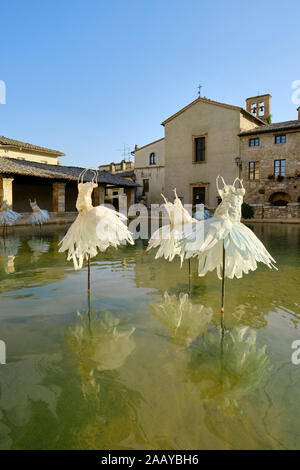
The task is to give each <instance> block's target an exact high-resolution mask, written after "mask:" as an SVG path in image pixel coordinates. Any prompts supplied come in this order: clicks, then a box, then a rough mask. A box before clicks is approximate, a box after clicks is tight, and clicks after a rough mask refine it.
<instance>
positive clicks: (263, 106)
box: [246, 94, 272, 122]
mask: <svg viewBox="0 0 300 470" xmlns="http://www.w3.org/2000/svg"><path fill="white" fill-rule="evenodd" d="M271 98H272V96H271V95H270V94H266V95H257V96H252V97H251V98H247V99H246V109H247V111H248V112H249V113H250V114H252V115H253V116H255V117H258V118H259V119H262V120H263V121H265V122H268V119H269V117H270V115H271Z"/></svg>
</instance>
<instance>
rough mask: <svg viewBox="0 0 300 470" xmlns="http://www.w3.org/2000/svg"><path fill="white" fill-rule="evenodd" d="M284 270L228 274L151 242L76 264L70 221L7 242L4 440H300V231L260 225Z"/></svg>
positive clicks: (134, 444)
mask: <svg viewBox="0 0 300 470" xmlns="http://www.w3.org/2000/svg"><path fill="white" fill-rule="evenodd" d="M251 228H253V230H254V231H255V233H256V234H257V235H258V237H259V238H260V239H261V240H262V241H263V242H264V243H265V245H266V246H267V248H268V249H269V251H270V252H271V253H272V255H273V256H274V258H275V259H276V261H277V265H278V268H279V271H275V270H269V269H268V268H267V267H265V266H262V265H260V266H259V268H258V270H257V271H256V272H254V273H250V274H249V275H247V276H245V277H244V278H243V279H241V280H227V281H226V301H225V334H224V339H223V343H222V344H221V334H220V300H221V299H220V294H221V293H220V289H221V285H220V281H219V280H218V279H217V277H216V274H215V273H210V274H208V275H207V276H206V277H205V278H198V277H197V274H196V272H197V262H196V260H193V262H192V272H193V275H192V278H191V280H190V282H189V278H188V266H187V264H186V262H185V263H184V265H183V267H182V269H180V264H179V262H178V260H175V261H174V262H172V263H169V262H167V261H162V260H155V259H154V253H146V251H145V247H146V244H145V243H144V242H142V241H138V242H137V243H136V245H135V246H134V247H125V248H122V249H120V250H119V251H116V250H111V251H107V252H106V253H105V254H104V255H99V256H98V257H97V258H94V259H93V260H92V264H91V297H90V310H89V307H88V297H87V269H86V268H84V269H82V270H81V271H74V269H73V265H72V264H71V263H70V262H67V261H66V256H65V255H64V254H59V253H58V252H57V244H58V242H59V240H60V239H61V238H62V236H63V234H64V230H63V229H57V228H51V227H43V228H42V234H41V236H40V235H39V231H38V229H37V230H34V229H30V230H29V229H27V230H26V231H25V229H21V228H20V229H14V231H11V232H10V233H9V234H8V237H7V238H6V240H5V241H4V240H3V239H1V240H0V279H1V283H0V296H1V298H0V307H1V309H0V339H1V340H3V341H5V343H6V348H7V357H6V361H7V363H6V364H5V365H0V449H122V450H123V449H296V448H298V449H299V448H300V402H299V396H300V365H298V366H297V365H294V364H293V363H292V361H291V356H292V353H293V350H292V348H291V345H292V343H293V341H295V340H300V328H299V320H300V309H299V258H300V256H299V253H300V226H299V225H298V226H297V225H280V224H278V225H277V224H276V225H275V224H269V225H268V224H260V225H255V226H253V227H251Z"/></svg>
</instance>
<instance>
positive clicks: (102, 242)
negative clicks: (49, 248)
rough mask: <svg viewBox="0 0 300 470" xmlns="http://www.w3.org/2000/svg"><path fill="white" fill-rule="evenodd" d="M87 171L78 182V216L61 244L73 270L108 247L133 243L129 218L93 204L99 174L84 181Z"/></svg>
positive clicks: (61, 249)
mask: <svg viewBox="0 0 300 470" xmlns="http://www.w3.org/2000/svg"><path fill="white" fill-rule="evenodd" d="M86 171H87V170H85V171H84V172H83V173H81V175H80V176H79V179H78V181H79V182H78V197H77V201H76V209H77V210H78V212H79V213H78V216H77V217H76V219H75V221H74V222H73V224H72V225H71V227H70V228H69V230H68V232H67V233H66V235H65V237H64V238H63V239H62V240H61V242H60V245H61V246H60V248H59V252H63V251H68V258H67V259H68V260H71V259H72V260H73V263H74V268H75V269H81V268H82V266H83V261H84V259H87V260H89V259H90V258H93V257H94V256H96V255H97V253H98V250H99V251H105V250H106V249H107V248H108V247H109V246H113V247H115V248H117V247H118V246H119V245H124V244H126V243H130V244H131V245H133V244H134V241H133V239H132V237H131V234H130V232H129V230H128V228H127V226H126V225H125V224H124V223H123V221H125V220H126V217H125V216H124V215H123V214H120V213H119V212H116V211H114V210H112V209H109V208H108V207H105V206H96V207H93V205H92V192H93V190H94V188H97V186H98V184H97V183H96V179H97V172H95V171H94V177H93V179H92V181H89V182H86V183H84V182H83V177H84V174H85V173H86Z"/></svg>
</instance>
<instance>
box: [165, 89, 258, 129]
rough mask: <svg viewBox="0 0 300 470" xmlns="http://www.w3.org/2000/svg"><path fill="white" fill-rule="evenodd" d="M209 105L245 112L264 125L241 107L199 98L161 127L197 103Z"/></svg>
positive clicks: (169, 118)
mask: <svg viewBox="0 0 300 470" xmlns="http://www.w3.org/2000/svg"><path fill="white" fill-rule="evenodd" d="M200 102H201V103H207V104H212V105H215V106H221V107H223V108H227V109H232V110H236V111H240V112H243V113H245V114H246V115H247V116H249V117H251V118H252V119H254V120H255V121H257V122H259V123H260V124H264V121H262V120H261V119H259V118H258V117H256V116H253V114H251V113H249V111H247V110H246V109H245V108H242V107H241V106H235V105H232V104H227V103H222V102H221V101H214V100H211V99H210V98H204V97H201V96H199V97H198V98H196V99H195V100H194V101H191V102H190V103H189V104H187V105H186V106H184V107H183V108H181V109H179V111H177V112H176V113H174V114H172V115H171V116H170V117H168V118H167V119H165V120H164V121H163V122H162V123H161V125H162V126H165V124H167V123H168V122H170V121H172V120H173V119H175V118H176V117H177V116H179V115H180V114H182V113H183V112H184V111H186V110H187V109H189V108H190V107H192V106H193V105H194V104H196V103H200Z"/></svg>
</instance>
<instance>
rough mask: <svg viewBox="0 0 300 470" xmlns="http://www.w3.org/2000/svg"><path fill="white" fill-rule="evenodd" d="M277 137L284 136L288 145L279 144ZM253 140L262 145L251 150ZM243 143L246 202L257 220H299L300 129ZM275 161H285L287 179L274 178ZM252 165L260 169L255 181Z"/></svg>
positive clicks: (242, 140) (246, 140)
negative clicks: (250, 170) (251, 163)
mask: <svg viewBox="0 0 300 470" xmlns="http://www.w3.org/2000/svg"><path fill="white" fill-rule="evenodd" d="M276 135H285V136H286V137H285V139H286V141H285V142H284V143H277V144H276V143H275V136H276ZM251 138H259V145H257V146H250V145H249V139H251ZM240 142H241V146H240V156H241V159H242V177H243V182H244V186H245V189H246V195H245V202H247V203H248V204H250V205H252V206H253V207H254V209H255V217H256V218H261V217H262V218H265V219H267V218H270V219H271V218H290V217H298V218H299V208H298V203H299V201H300V129H299V130H294V131H286V132H284V131H280V132H276V131H274V132H267V133H262V134H254V135H250V134H248V135H242V136H240ZM275 160H285V176H283V177H279V178H278V177H276V176H275V174H274V162H275ZM250 162H255V164H256V167H258V174H257V175H256V179H254V180H251V179H250V174H249V163H250ZM281 200H282V201H283V203H282V205H281V206H278V205H276V204H277V203H279V204H280V202H279V201H281ZM276 201H277V202H276ZM274 204H275V205H274ZM262 206H263V207H262ZM285 206H287V207H285Z"/></svg>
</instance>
